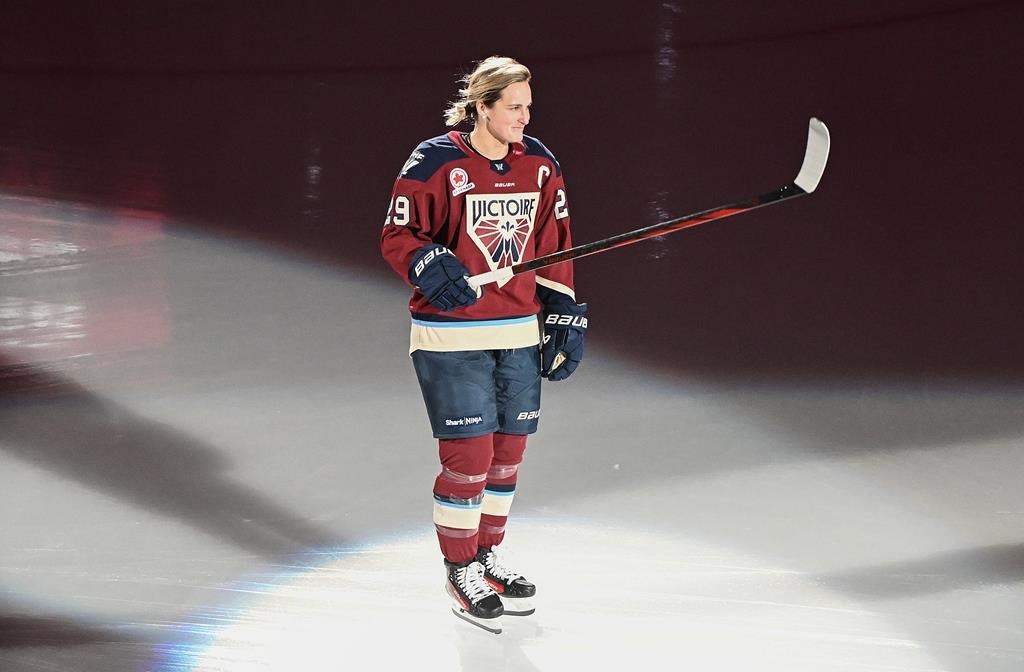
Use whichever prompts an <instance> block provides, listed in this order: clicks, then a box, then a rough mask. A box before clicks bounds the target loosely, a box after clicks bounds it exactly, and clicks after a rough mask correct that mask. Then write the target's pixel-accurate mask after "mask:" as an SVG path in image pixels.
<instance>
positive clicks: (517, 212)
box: [466, 192, 540, 286]
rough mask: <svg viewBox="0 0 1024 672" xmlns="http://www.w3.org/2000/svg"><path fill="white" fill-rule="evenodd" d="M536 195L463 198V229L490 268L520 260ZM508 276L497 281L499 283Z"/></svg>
mask: <svg viewBox="0 0 1024 672" xmlns="http://www.w3.org/2000/svg"><path fill="white" fill-rule="evenodd" d="M539 200H540V194H539V193H537V192H533V193H526V194H480V195H472V196H467V197H466V228H467V229H468V230H469V237H470V238H472V239H473V242H474V243H476V246H477V247H478V248H480V252H482V253H483V255H484V258H485V259H486V260H487V265H488V267H489V268H490V269H491V270H492V271H496V270H498V269H499V268H503V267H505V266H512V265H513V264H518V263H520V262H521V261H522V260H523V253H524V252H525V250H526V245H527V242H528V241H529V240H530V235H531V234H532V233H533V226H534V222H535V220H536V218H537V204H538V202H539ZM511 279H512V278H506V279H505V280H503V281H502V280H499V281H498V286H502V285H504V284H505V283H507V282H508V281H509V280H511Z"/></svg>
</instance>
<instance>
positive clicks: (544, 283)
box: [537, 273, 576, 301]
mask: <svg viewBox="0 0 1024 672" xmlns="http://www.w3.org/2000/svg"><path fill="white" fill-rule="evenodd" d="M537 284H538V285H540V286H541V287H547V288H548V289H553V290H555V291H556V292H559V293H561V294H565V295H566V296H568V297H569V298H570V299H572V300H573V301H575V300H576V292H574V291H572V290H571V289H569V287H567V286H566V285H563V284H562V283H560V282H555V281H554V280H548V279H547V278H542V277H541V276H540V274H539V273H538V274H537Z"/></svg>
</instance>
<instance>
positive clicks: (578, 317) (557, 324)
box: [540, 303, 587, 380]
mask: <svg viewBox="0 0 1024 672" xmlns="http://www.w3.org/2000/svg"><path fill="white" fill-rule="evenodd" d="M586 315H587V304H585V303H583V304H579V305H575V304H569V305H563V306H560V307H559V312H547V313H545V314H544V339H543V342H542V343H541V346H540V354H541V360H540V362H541V363H540V371H541V373H540V375H542V376H544V377H545V378H547V379H548V380H564V379H566V378H568V377H569V376H570V375H572V372H573V371H575V370H576V367H577V366H579V364H580V362H581V361H582V360H583V338H584V336H585V335H586V333H587V317H586Z"/></svg>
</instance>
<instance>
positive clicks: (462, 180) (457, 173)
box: [448, 168, 476, 196]
mask: <svg viewBox="0 0 1024 672" xmlns="http://www.w3.org/2000/svg"><path fill="white" fill-rule="evenodd" d="M448 181H449V182H451V185H452V196H458V195H459V194H464V193H466V192H467V191H469V190H470V189H473V188H475V187H476V185H475V184H473V183H472V182H470V181H469V175H468V174H466V171H464V170H463V169H462V168H452V172H450V173H448Z"/></svg>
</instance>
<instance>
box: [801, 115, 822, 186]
mask: <svg viewBox="0 0 1024 672" xmlns="http://www.w3.org/2000/svg"><path fill="white" fill-rule="evenodd" d="M829 143H830V140H829V135H828V128H827V127H826V126H825V124H823V123H821V121H819V120H818V119H817V118H815V117H811V122H810V124H809V125H808V128H807V151H805V152H804V163H803V165H802V166H800V172H799V173H797V176H796V179H795V180H793V181H794V182H795V183H796V186H798V187H800V188H801V189H803V190H804V191H806V192H807V193H808V194H809V193H811V192H812V191H814V190H815V189H817V188H818V182H820V181H821V176H822V174H824V172H825V163H826V162H827V161H828V148H829Z"/></svg>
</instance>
